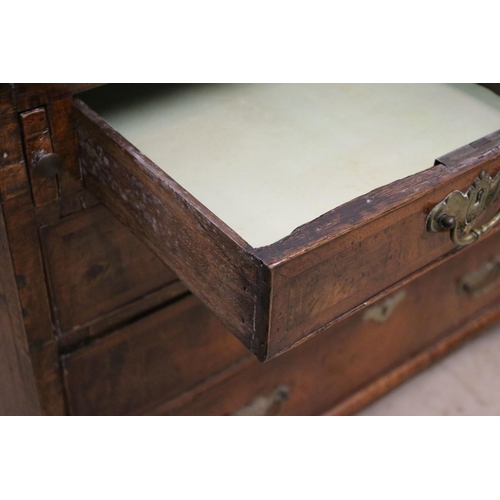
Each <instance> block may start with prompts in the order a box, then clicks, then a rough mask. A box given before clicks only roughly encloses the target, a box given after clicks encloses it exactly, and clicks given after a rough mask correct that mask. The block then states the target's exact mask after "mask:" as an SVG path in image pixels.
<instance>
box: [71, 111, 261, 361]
mask: <svg viewBox="0 0 500 500" xmlns="http://www.w3.org/2000/svg"><path fill="white" fill-rule="evenodd" d="M75 118H76V123H77V133H78V138H79V144H80V160H81V166H82V171H83V175H84V180H85V184H86V186H87V187H88V188H89V189H90V190H91V191H92V192H93V193H94V194H95V195H96V196H97V197H98V198H100V199H101V200H102V201H103V202H104V203H105V204H106V205H107V206H108V207H109V209H110V210H111V212H112V213H114V215H115V216H116V217H117V218H118V219H119V220H121V221H122V223H124V224H125V225H126V226H127V227H129V228H130V229H131V230H132V231H133V232H134V233H136V234H137V235H138V236H140V237H141V239H142V240H143V241H145V242H146V243H147V244H148V246H149V247H150V248H151V249H152V250H153V251H154V252H155V253H156V254H157V255H158V256H159V257H160V259H162V260H163V261H164V262H165V263H166V264H167V265H168V266H169V267H171V268H172V269H173V270H174V272H175V273H176V274H177V275H178V276H179V277H180V278H181V279H182V280H183V281H184V282H185V283H186V285H187V286H188V287H189V288H190V290H191V291H192V292H193V293H195V294H196V295H197V296H198V297H199V298H200V299H201V300H202V301H203V302H204V303H205V304H206V305H208V306H209V307H210V308H211V309H212V311H214V312H215V313H216V314H217V316H218V317H219V318H220V319H221V320H222V321H223V323H224V324H225V325H226V326H227V327H228V328H229V329H230V330H231V331H232V332H233V333H234V334H235V335H236V336H237V337H238V338H239V339H240V341H241V342H242V343H243V344H244V345H245V346H246V347H248V348H250V349H251V350H252V351H254V352H256V351H257V349H258V348H259V345H260V342H259V341H258V339H256V338H255V336H254V331H255V325H254V323H255V311H256V303H257V300H258V297H259V296H260V289H259V286H258V279H257V275H258V272H259V261H258V260H257V259H255V258H254V257H252V256H251V255H250V254H249V252H248V251H247V249H246V248H244V242H243V241H242V240H241V241H237V239H235V238H234V237H232V235H229V234H227V232H225V231H224V230H223V229H221V228H220V227H218V225H217V223H215V222H214V221H213V220H212V218H213V216H211V214H210V213H209V212H208V211H207V210H206V209H204V207H202V206H200V205H198V204H196V203H195V201H194V200H193V199H192V198H190V196H189V194H188V193H186V192H183V191H182V188H180V186H178V185H176V183H175V182H174V181H173V180H172V179H170V178H169V177H168V176H167V175H165V174H164V173H163V172H161V171H160V170H159V169H158V167H156V166H155V165H154V164H153V163H152V162H150V161H149V160H148V159H147V158H146V157H144V156H143V155H142V154H141V153H140V152H139V151H137V150H136V149H135V148H134V147H133V146H132V145H131V144H130V143H128V142H127V141H126V140H125V139H123V137H121V136H120V135H119V134H118V133H117V132H116V131H114V130H113V129H112V128H111V127H109V125H107V124H106V122H104V121H103V120H102V119H100V118H99V117H98V116H97V115H96V114H95V113H94V112H92V111H91V110H90V109H89V108H87V107H86V106H85V105H84V104H83V103H78V102H77V104H76V108H75Z"/></svg>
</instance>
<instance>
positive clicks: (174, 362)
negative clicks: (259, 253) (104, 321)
mask: <svg viewBox="0 0 500 500" xmlns="http://www.w3.org/2000/svg"><path fill="white" fill-rule="evenodd" d="M249 356H251V354H249V353H248V351H247V350H246V349H245V348H244V347H243V346H242V345H241V344H240V342H238V341H237V340H236V339H235V338H234V337H233V336H232V335H231V334H230V333H229V332H228V331H227V330H226V329H225V328H224V326H223V325H222V324H221V323H220V321H219V320H218V319H217V318H216V317H215V316H214V315H213V314H212V313H211V312H210V311H209V310H208V309H207V308H206V307H205V306H203V305H202V304H201V303H200V301H199V300H198V299H196V298H195V297H194V296H192V295H189V296H187V297H186V298H183V299H180V300H179V301H177V302H176V303H174V304H172V305H170V306H169V307H167V308H165V309H162V310H160V311H158V312H156V313H154V314H151V315H149V316H147V317H146V318H143V319H142V320H140V321H136V322H135V323H133V324H131V325H129V326H127V327H125V328H123V329H121V330H118V331H116V332H114V333H112V334H110V335H108V336H106V337H104V338H102V339H100V340H97V341H94V342H93V343H92V344H90V345H88V346H86V347H83V348H81V349H79V350H78V351H75V352H73V353H70V354H67V355H65V356H63V357H62V364H63V368H64V377H65V383H66V389H67V395H68V403H69V407H70V413H71V414H73V415H123V414H137V413H145V412H147V411H148V410H149V409H151V408H153V407H154V406H155V405H158V404H160V403H163V402H164V401H166V400H169V399H171V398H173V397H176V396H178V395H179V394H181V393H182V392H183V391H185V390H187V389H189V388H190V387H192V386H194V385H196V384H198V383H200V382H202V381H203V380H205V379H207V378H208V377H210V376H212V375H214V374H216V373H218V372H220V371H222V370H224V369H225V368H227V367H228V366H229V365H231V364H233V363H235V362H236V361H238V360H239V359H241V358H243V357H247V358H248V357H249Z"/></svg>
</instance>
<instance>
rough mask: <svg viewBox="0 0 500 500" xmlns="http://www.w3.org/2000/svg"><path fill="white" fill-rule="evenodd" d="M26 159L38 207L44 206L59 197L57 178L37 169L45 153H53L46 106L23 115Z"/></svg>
mask: <svg viewBox="0 0 500 500" xmlns="http://www.w3.org/2000/svg"><path fill="white" fill-rule="evenodd" d="M21 123H22V127H23V135H24V146H25V149H26V161H27V162H28V171H29V173H30V174H29V175H30V180H31V189H32V191H33V200H34V201H35V206H36V207H42V206H43V205H46V204H47V203H50V202H51V201H55V200H57V199H58V197H59V192H58V187H57V179H56V178H55V177H52V178H49V179H46V178H43V177H40V176H39V175H38V174H37V173H36V172H35V171H34V167H35V165H36V162H37V161H38V160H39V159H40V158H41V157H42V156H43V155H45V154H48V153H53V149H52V141H51V139H50V130H49V123H48V121H47V116H46V113H45V109H44V108H38V109H35V110H33V111H28V112H26V113H23V114H22V115H21Z"/></svg>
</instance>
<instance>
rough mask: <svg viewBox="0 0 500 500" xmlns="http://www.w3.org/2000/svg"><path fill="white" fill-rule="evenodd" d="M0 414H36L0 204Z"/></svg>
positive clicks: (31, 373)
mask: <svg viewBox="0 0 500 500" xmlns="http://www.w3.org/2000/svg"><path fill="white" fill-rule="evenodd" d="M0 262H1V265H0V415H38V414H40V404H39V402H38V395H37V392H36V385H35V378H34V374H33V369H32V367H31V360H30V357H29V354H28V343H27V340H26V334H25V331H24V325H23V320H22V314H21V307H20V304H19V297H18V294H17V288H16V282H15V279H14V270H13V268H12V262H11V257H10V250H9V247H8V243H7V233H6V232H5V225H4V220H3V210H2V205H1V204H0Z"/></svg>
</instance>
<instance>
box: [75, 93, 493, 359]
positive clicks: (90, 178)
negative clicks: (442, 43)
mask: <svg viewBox="0 0 500 500" xmlns="http://www.w3.org/2000/svg"><path fill="white" fill-rule="evenodd" d="M104 89H106V88H105V87H104ZM125 90H127V89H125ZM98 91H99V92H101V91H102V90H101V89H99V90H98ZM107 91H108V92H111V93H113V92H115V89H108V90H107ZM153 91H154V92H159V93H158V94H157V95H156V94H154V92H153ZM95 92H97V91H95ZM125 94H126V95H125V97H126V99H125V100H124V101H122V102H120V103H119V105H118V106H115V107H114V104H113V102H111V105H110V101H109V100H108V99H107V98H106V99H105V101H104V104H102V102H101V103H99V100H98V99H96V100H95V102H94V101H93V99H94V98H88V99H87V100H88V102H91V103H93V104H92V106H93V107H94V108H95V109H96V110H97V111H98V112H96V111H95V110H92V109H90V108H89V107H88V106H87V105H86V104H84V103H83V102H77V103H76V108H75V118H76V122H77V130H78V136H79V142H80V154H81V164H82V168H83V173H84V178H85V182H86V185H87V187H88V188H89V189H90V190H91V191H93V192H94V193H95V194H96V195H97V196H98V197H100V198H101V199H102V200H103V201H104V202H105V203H106V204H107V205H108V206H109V208H110V209H111V210H112V211H113V212H114V213H115V214H116V215H117V217H118V218H119V219H120V220H121V221H122V222H123V223H124V224H126V225H127V226H128V227H130V228H131V229H132V230H133V231H134V232H135V233H136V234H138V235H140V237H141V238H142V239H143V240H144V241H145V242H146V243H147V244H148V245H149V246H150V247H151V248H152V249H153V250H154V251H155V252H156V254H157V255H158V256H160V258H162V259H163V260H164V261H165V262H166V263H167V264H168V265H169V266H170V267H171V268H172V269H173V270H174V271H175V272H176V274H178V276H179V277H180V278H181V279H182V280H183V281H184V282H185V283H186V284H187V286H188V287H189V288H190V289H191V291H192V292H193V293H195V294H196V295H197V296H198V297H199V298H200V299H201V300H202V301H203V302H204V303H205V304H206V305H207V306H209V308H210V309H211V310H212V311H213V312H214V313H215V314H216V315H217V316H218V317H219V318H220V319H221V320H222V321H223V322H224V324H225V325H226V326H227V327H228V328H229V329H230V330H231V331H232V332H233V333H234V334H235V335H236V336H237V337H238V338H239V339H240V340H241V341H242V343H243V344H244V345H245V346H246V347H248V348H249V349H251V350H252V351H253V352H254V353H256V354H257V356H258V358H259V359H260V360H267V359H270V358H273V357H274V356H276V355H277V354H280V353H282V352H284V351H286V350H288V349H289V348H291V347H293V346H296V345H298V344H299V343H301V342H302V341H303V340H304V339H306V338H308V337H310V336H312V335H313V334H315V333H317V332H319V331H322V330H324V329H325V328H327V327H329V326H331V325H333V324H334V323H335V322H336V321H339V320H340V319H341V318H343V317H345V316H346V315H348V314H353V313H354V312H355V311H356V310H358V309H360V308H363V307H366V306H368V305H369V304H370V303H372V302H374V301H375V300H377V299H379V298H381V297H382V296H383V295H384V294H388V293H390V292H391V290H392V288H391V287H398V286H399V283H400V282H401V280H403V279H406V278H408V277H409V276H412V275H415V274H416V273H417V272H419V271H420V270H421V269H424V268H426V267H427V266H429V265H432V263H434V262H436V261H437V260H438V259H440V258H442V257H445V256H449V255H451V253H452V252H455V251H457V252H461V251H463V248H465V246H462V245H461V244H457V242H456V241H455V242H453V241H452V240H451V239H450V231H449V230H447V229H446V228H445V227H444V226H443V225H442V224H441V222H440V221H441V219H439V220H438V222H437V226H436V224H434V225H432V224H431V225H429V223H428V220H427V219H428V217H430V216H431V215H432V214H434V213H436V212H435V211H433V209H434V207H436V206H437V205H438V204H439V203H441V202H443V201H444V200H445V199H447V196H448V195H449V194H450V193H452V192H453V191H456V190H459V191H461V192H462V193H468V196H465V195H464V196H462V198H463V199H464V200H466V202H464V204H465V205H467V207H466V209H465V212H466V213H460V214H458V213H457V214H456V220H458V223H457V224H455V227H461V225H462V223H464V224H465V223H466V222H467V223H469V224H468V225H467V226H464V228H463V231H462V230H461V231H459V232H458V233H457V234H462V233H463V234H466V233H467V234H468V235H469V236H470V237H473V235H472V236H471V233H470V229H471V228H473V227H474V228H476V227H479V225H480V224H482V223H483V222H484V221H487V220H489V218H490V217H492V215H493V214H494V213H495V211H496V210H497V209H498V207H496V205H497V203H496V198H497V194H498V193H497V187H498V183H497V182H496V183H493V184H492V183H491V182H489V177H488V176H490V177H491V178H494V177H495V176H496V174H497V173H498V171H499V170H500V160H499V147H498V145H499V137H500V134H498V133H492V134H489V135H487V136H485V137H483V138H481V136H484V135H485V134H487V133H489V132H492V131H493V130H496V129H498V128H499V126H500V111H499V102H500V101H499V98H498V97H497V96H496V95H494V94H493V93H491V92H490V91H489V90H486V89H484V88H482V87H479V86H472V85H471V86H469V85H466V86H446V85H416V86H404V85H403V86H397V85H396V86H383V85H382V86H376V85H375V86H370V87H366V86H362V85H361V86H352V87H349V86H307V85H306V86H294V85H291V86H290V85H288V86H287V85H284V86H272V85H271V86H269V85H267V86H266V85H264V86H238V85H237V86H195V87H192V86H191V87H187V88H184V87H182V88H179V87H175V88H173V89H172V87H168V86H167V87H162V88H160V89H159V90H157V89H156V90H155V89H151V88H149V89H148V88H146V91H145V93H143V94H142V95H139V96H137V95H134V96H133V98H131V97H130V96H129V95H127V92H125ZM153 94H154V95H153ZM137 103H138V104H137ZM100 114H102V116H104V117H105V118H106V120H107V121H108V122H109V123H107V121H105V120H104V119H103V118H102V117H101V116H100ZM110 123H111V125H110ZM112 125H114V126H115V127H116V129H115V128H113V126H112ZM117 129H118V130H119V131H118V130H117ZM127 138H130V141H129V140H128V139H127ZM480 138H481V139H480ZM478 139H480V140H478ZM468 143H470V145H469V144H468ZM464 144H468V145H466V146H463V145H464ZM459 146H463V147H462V148H460V149H458V150H456V151H454V152H453V153H450V154H446V155H445V156H440V155H442V154H443V153H446V152H447V151H450V150H452V149H454V148H457V147H459ZM358 154H359V156H358ZM438 156H439V159H438V161H436V162H435V158H437V157H438ZM150 157H151V158H150ZM153 158H154V161H152V159H153ZM433 164H434V166H432V165H433ZM253 167H255V168H253ZM429 167H430V168H429ZM234 172H236V173H237V175H236V180H234V178H233V177H232V173H234ZM482 172H484V175H483V177H482V180H481V182H485V183H486V184H487V186H486V185H485V186H486V187H485V189H483V188H482V187H481V188H478V187H477V186H478V184H477V183H478V182H479V181H478V180H477V179H478V176H479V175H480V174H481V173H482ZM201 173H203V174H204V175H203V176H202V175H201ZM171 175H172V176H173V177H171ZM177 179H182V183H180V182H177ZM310 179H313V180H314V181H315V182H313V183H309V180H310ZM474 182H476V189H475V188H474V186H473V183H474ZM247 186H250V189H247ZM471 186H472V187H471ZM468 190H469V191H468ZM481 190H482V191H481ZM485 190H486V191H485ZM481 193H485V196H484V197H483V198H482V199H480V198H481V196H482V194H481ZM473 197H475V198H474V200H472V198H473ZM220 200H223V201H222V205H220V204H219V201H220ZM486 201H487V202H488V203H486ZM476 202H477V203H476ZM309 206H312V207H313V210H312V211H308V207H309ZM450 206H451V204H449V205H447V207H448V208H449V207H450ZM479 208H480V209H481V210H479ZM469 209H470V210H471V211H470V212H468V211H467V210H469ZM442 210H444V209H442ZM431 212H432V214H431ZM296 213H297V214H298V217H295V215H296ZM472 213H474V217H476V216H478V219H477V220H472V217H470V214H472ZM233 214H236V215H237V217H236V218H233ZM430 214H431V215H430ZM288 215H291V216H292V215H293V217H288ZM437 215H439V216H441V215H450V214H446V213H445V211H441V212H439V213H438V214H437ZM437 219H438V218H437V217H436V220H437ZM456 220H455V222H456ZM446 225H448V226H449V225H450V217H448V219H447V223H446ZM296 226H298V227H296ZM270 228H271V229H270ZM429 229H432V230H439V231H437V232H430V231H429ZM452 232H453V231H452ZM261 234H262V235H263V236H262V238H261ZM484 237H485V236H483V237H482V238H483V239H484Z"/></svg>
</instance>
